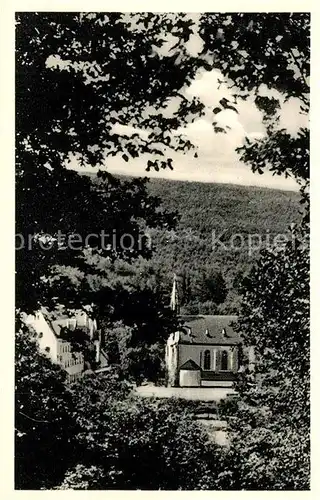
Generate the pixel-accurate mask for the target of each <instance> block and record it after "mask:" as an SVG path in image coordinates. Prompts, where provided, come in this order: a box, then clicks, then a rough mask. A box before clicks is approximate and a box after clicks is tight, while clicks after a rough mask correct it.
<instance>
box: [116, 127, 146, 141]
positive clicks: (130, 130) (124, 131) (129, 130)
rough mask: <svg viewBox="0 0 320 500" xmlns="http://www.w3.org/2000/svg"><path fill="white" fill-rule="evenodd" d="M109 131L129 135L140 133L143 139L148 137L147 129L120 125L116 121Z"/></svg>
mask: <svg viewBox="0 0 320 500" xmlns="http://www.w3.org/2000/svg"><path fill="white" fill-rule="evenodd" d="M111 133H113V134H118V135H127V136H129V137H131V136H132V135H134V134H138V135H140V137H142V138H143V139H147V138H148V137H149V132H148V131H147V130H142V129H141V128H135V127H132V126H131V125H122V124H121V123H116V124H115V125H113V127H112V129H111Z"/></svg>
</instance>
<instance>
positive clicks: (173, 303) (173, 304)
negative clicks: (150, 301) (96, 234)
mask: <svg viewBox="0 0 320 500" xmlns="http://www.w3.org/2000/svg"><path fill="white" fill-rule="evenodd" d="M170 309H171V310H172V311H175V312H176V314H180V302H179V293H178V280H177V276H176V274H174V275H173V284H172V292H171V298H170Z"/></svg>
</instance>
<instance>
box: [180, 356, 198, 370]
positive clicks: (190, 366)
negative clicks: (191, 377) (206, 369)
mask: <svg viewBox="0 0 320 500" xmlns="http://www.w3.org/2000/svg"><path fill="white" fill-rule="evenodd" d="M179 370H192V371H199V370H201V368H200V366H199V365H197V363H195V362H194V361H193V360H192V359H188V361H186V362H185V363H183V365H181V366H180V368H179Z"/></svg>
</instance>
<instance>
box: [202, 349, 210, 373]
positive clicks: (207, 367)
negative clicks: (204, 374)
mask: <svg viewBox="0 0 320 500" xmlns="http://www.w3.org/2000/svg"><path fill="white" fill-rule="evenodd" d="M210 368H211V355H210V351H204V357H203V369H204V370H210Z"/></svg>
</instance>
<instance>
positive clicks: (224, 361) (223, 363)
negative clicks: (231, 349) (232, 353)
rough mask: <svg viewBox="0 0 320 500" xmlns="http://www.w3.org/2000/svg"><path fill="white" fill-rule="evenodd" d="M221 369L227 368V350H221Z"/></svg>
mask: <svg viewBox="0 0 320 500" xmlns="http://www.w3.org/2000/svg"><path fill="white" fill-rule="evenodd" d="M221 370H228V351H222V352H221Z"/></svg>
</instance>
